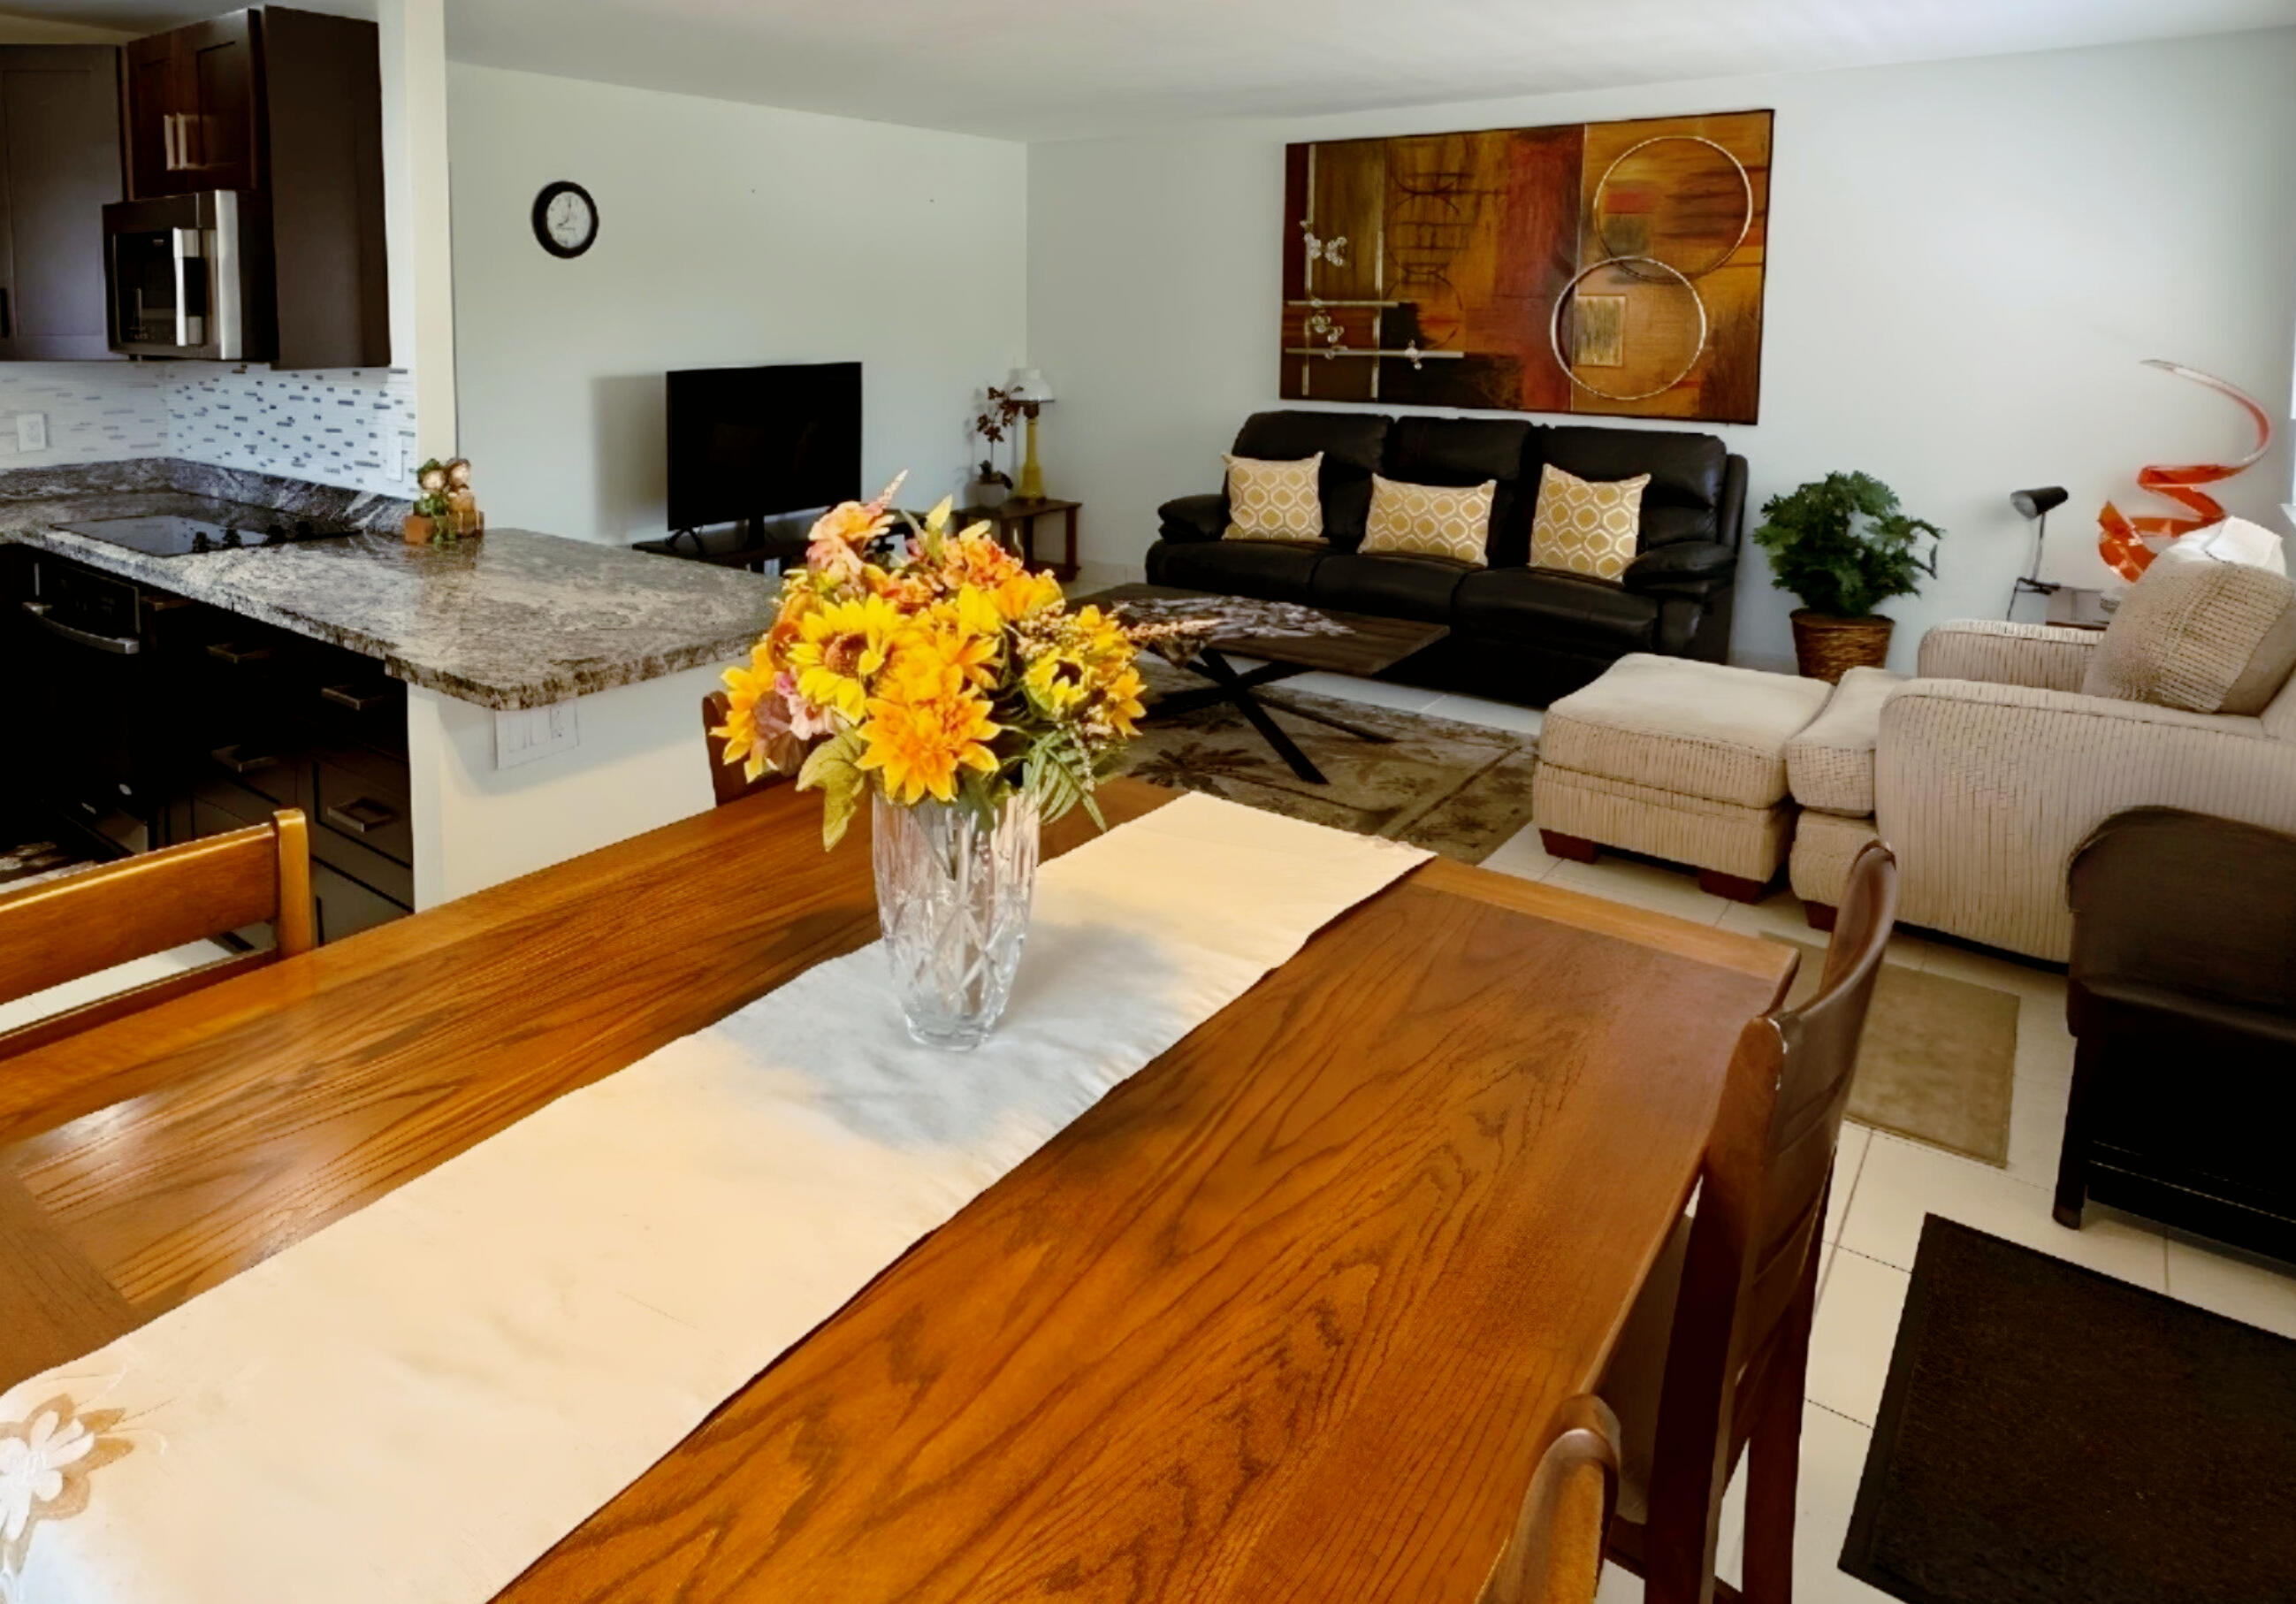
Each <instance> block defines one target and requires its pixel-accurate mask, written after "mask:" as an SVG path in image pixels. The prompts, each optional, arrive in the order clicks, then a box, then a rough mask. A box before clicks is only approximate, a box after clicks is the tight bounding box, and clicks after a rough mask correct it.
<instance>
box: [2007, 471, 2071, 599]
mask: <svg viewBox="0 0 2296 1604" xmlns="http://www.w3.org/2000/svg"><path fill="white" fill-rule="evenodd" d="M2067 499H2068V497H2067V496H2066V493H2065V487H2064V486H2062V485H2061V484H2052V485H2043V486H2040V487H2039V488H2038V489H2030V490H2012V491H2010V492H2009V505H2010V506H2013V507H2015V508H2016V509H2017V514H2018V515H2019V516H2020V517H2021V518H2024V519H2026V520H2027V521H2029V522H2038V524H2039V528H2038V530H2037V531H2035V533H2034V536H2033V569H2032V572H2030V573H2021V574H2019V575H2018V576H2017V582H2016V583H2015V584H2014V585H2013V586H2011V587H2010V588H2009V611H2008V612H2007V613H2004V614H2002V616H2003V617H2004V618H2013V617H2015V616H2016V613H2017V598H2018V597H2019V596H2054V595H2056V593H2057V591H2058V588H2059V587H2058V586H2056V585H2054V584H2053V583H2051V582H2050V581H2049V580H2044V579H2043V578H2042V577H2041V547H2043V546H2044V545H2045V544H2046V542H2047V540H2048V539H2049V509H2050V508H2051V507H2056V506H2064V504H2065V502H2066V500H2067Z"/></svg>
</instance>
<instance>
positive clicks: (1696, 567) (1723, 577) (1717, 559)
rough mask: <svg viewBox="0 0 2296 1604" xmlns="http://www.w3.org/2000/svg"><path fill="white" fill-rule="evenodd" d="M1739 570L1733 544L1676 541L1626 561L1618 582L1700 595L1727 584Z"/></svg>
mask: <svg viewBox="0 0 2296 1604" xmlns="http://www.w3.org/2000/svg"><path fill="white" fill-rule="evenodd" d="M1737 572H1738V553H1737V549H1736V548H1735V547H1729V546H1725V545H1723V544H1722V543H1721V542H1720V541H1718V540H1677V541H1675V542H1674V543H1673V544H1672V545H1670V546H1661V547H1656V548H1655V549H1653V550H1651V551H1646V552H1644V553H1643V554H1642V555H1639V556H1637V557H1636V558H1635V560H1634V561H1633V562H1631V563H1628V564H1627V570H1626V572H1624V573H1622V574H1620V576H1619V582H1620V584H1622V585H1624V586H1625V587H1626V588H1628V589H1629V590H1656V591H1672V592H1675V593H1677V594H1683V593H1688V594H1693V595H1696V594H1702V593H1703V592H1705V591H1707V590H1710V589H1711V588H1713V587H1714V586H1715V585H1717V584H1729V583H1730V582H1732V580H1734V579H1735V578H1736V576H1737Z"/></svg>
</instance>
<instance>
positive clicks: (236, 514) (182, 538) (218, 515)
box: [60, 502, 359, 557]
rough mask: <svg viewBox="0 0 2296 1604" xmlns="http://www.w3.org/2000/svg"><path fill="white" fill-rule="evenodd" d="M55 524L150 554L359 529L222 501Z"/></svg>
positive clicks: (235, 547) (291, 540)
mask: <svg viewBox="0 0 2296 1604" xmlns="http://www.w3.org/2000/svg"><path fill="white" fill-rule="evenodd" d="M60 527H61V528H63V529H67V530H70V531H71V532H72V533H73V534H76V535H86V536H87V537H88V538H89V539H94V540H108V541H110V542H111V544H112V545H114V546H125V547H128V548H129V549H130V550H132V551H140V552H143V553H144V554H145V555H150V556H154V557H193V556H199V555H202V554H204V553H207V552H212V551H243V550H248V549H255V550H261V549H263V548H264V547H276V546H291V545H293V544H295V542H297V541H299V540H335V539H341V538H342V537H344V536H346V535H355V534H357V533H358V532H359V531H357V530H355V529H348V528H343V527H340V526H338V525H333V524H328V523H324V522H313V521H312V520H310V519H308V518H294V517H290V516H288V515H287V514H283V513H273V512H266V511H265V510H264V509H263V508H261V507H253V506H232V505H230V504H228V503H225V502H217V503H215V504H214V505H213V506H209V507H204V508H201V510H200V511H199V512H197V513H161V514H145V515H144V516H142V517H135V518H91V519H89V520H88V521H87V522H85V523H66V524H62V525H61V526H60Z"/></svg>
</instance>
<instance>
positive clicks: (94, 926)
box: [0, 808, 313, 1058]
mask: <svg viewBox="0 0 2296 1604" xmlns="http://www.w3.org/2000/svg"><path fill="white" fill-rule="evenodd" d="M248 925H270V926H271V930H272V937H273V944H272V946H271V947H270V948H269V949H268V950H259V951H252V952H242V953H237V954H235V955H234V956H232V957H230V958H218V959H217V960H216V961H215V962H214V963H211V964H206V965H202V966H201V967H199V968H196V969H188V970H185V971H184V973H182V974H180V975H168V976H167V977H166V978H165V979H162V980H155V981H152V982H151V983H149V984H146V985H141V986H136V987H134V988H132V989H130V990H128V991H119V992H115V993H114V994H113V995H111V996H110V997H104V998H100V999H97V1000H95V1001H94V1002H90V1003H86V1004H83V1005H82V1006H81V1007H79V1008H70V1009H68V1010H66V1011H65V1012H63V1013H61V1014H53V1015H50V1016H48V1017H47V1018H45V1019H38V1020H35V1021H33V1022H32V1023H31V1024H26V1025H21V1026H19V1027H18V1028H16V1029H15V1030H12V1031H8V1032H0V1058H7V1057H12V1056H14V1055H15V1054H17V1053H21V1052H26V1051H29V1049H32V1048H35V1047H38V1046H40V1045H41V1044H42V1043H44V1042H48V1041H59V1040H61V1038H63V1037H66V1036H70V1035H74V1034H76V1033H78V1032H81V1031H84V1030H87V1029H89V1028H90V1027H92V1026H94V1025H98V1024H103V1023H104V1022H105V1021H106V1020H110V1019H116V1018H119V1017H120V1016H123V1015H127V1014H133V1013H135V1012H137V1011H138V1010H140V1009H143V1008H151V1007H152V1006H153V1005H154V1004H156V1003H161V1002H165V1001H167V1000H168V999H169V998H171V997H179V996H181V995H183V994H184V992H186V991H197V990H198V989H199V988H201V986H209V985H213V984H214V983H216V982H217V981H220V980H228V979H230V978H231V977H232V976H233V975H241V974H244V973H246V972H247V971H248V970H250V969H259V968H262V967H264V966H265V965H266V964H274V963H276V962H278V961H279V960H280V959H281V958H292V957H293V956H294V955H295V954H297V953H299V952H307V951H309V950H311V946H312V938H313V926H312V912H311V841H310V831H309V828H308V827H307V825H306V824H305V823H304V820H303V815H302V813H301V812H300V811H299V810H296V809H294V808H287V809H283V810H281V811H279V812H277V813H275V814H274V815H273V816H272V818H271V822H270V823H269V824H266V825H257V826H255V827H252V828H250V829H245V830H234V831H233V832H231V833H230V834H229V835H209V836H207V837H206V838H205V839H203V840H200V841H190V842H185V843H184V844H183V845H181V846H171V847H166V848H163V849H161V850H160V851H156V852H143V853H141V854H139V855H137V856H135V857H133V858H124V859H121V860H119V862H117V863H107V864H105V865H104V866H103V867H102V868H91V869H83V870H81V871H79V872H78V874H72V875H66V876H63V877H62V878H61V879H57V880H48V881H44V882H43V883H41V884H38V885H31V886H27V887H25V888H24V889H23V890H21V891H17V892H0V1003H6V1002H14V1001H16V1000H17V999H19V998H24V997H29V996H31V995H33V994H34V993H35V992H38V991H46V990H47V989H48V988H49V987H51V986H60V985H62V984H63V983H65V982H67V981H73V980H79V979H83V978H85V977H86V976H87V975H99V974H102V972H103V971H104V970H106V969H109V968H111V967H114V966H116V965H119V964H124V963H127V962H129V961H131V960H133V959H135V958H149V957H151V956H152V954H154V953H159V952H165V951H168V950H169V949H171V948H175V947H181V946H183V945H184V944H185V943H186V942H196V941H201V940H206V939H209V938H212V937H215V936H218V935H222V934H225V933H227V932H230V931H234V930H241V929H244V928H246V927H247V926H248Z"/></svg>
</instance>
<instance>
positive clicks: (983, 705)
mask: <svg viewBox="0 0 2296 1604" xmlns="http://www.w3.org/2000/svg"><path fill="white" fill-rule="evenodd" d="M997 734H998V729H997V726H996V723H995V721H994V720H991V719H990V718H989V716H988V703H987V702H985V701H983V700H982V699H981V698H980V697H979V696H976V695H973V694H972V693H971V692H970V691H962V690H961V691H959V692H957V693H956V694H955V695H936V696H928V697H925V698H923V699H922V700H919V701H914V702H911V701H893V700H890V699H888V698H885V697H878V698H876V699H874V700H873V701H872V702H871V703H869V721H868V722H867V723H865V724H864V725H863V726H862V727H861V739H862V743H863V750H862V753H861V757H860V761H859V766H860V767H861V768H863V769H875V770H877V771H878V773H879V774H880V776H881V778H882V781H883V784H884V786H885V794H886V795H888V796H890V797H891V798H892V799H893V800H894V801H895V802H899V803H901V804H903V805H904V806H906V805H908V804H910V803H914V802H920V801H922V800H923V799H924V798H925V797H926V796H928V795H930V796H933V797H936V798H938V799H939V800H940V801H942V802H948V801H951V800H953V799H954V798H955V795H956V778H957V773H958V770H960V769H972V770H973V771H974V772H976V773H980V774H994V773H996V753H993V752H991V751H989V750H988V743H989V742H990V741H992V740H994V739H996V736H997Z"/></svg>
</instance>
